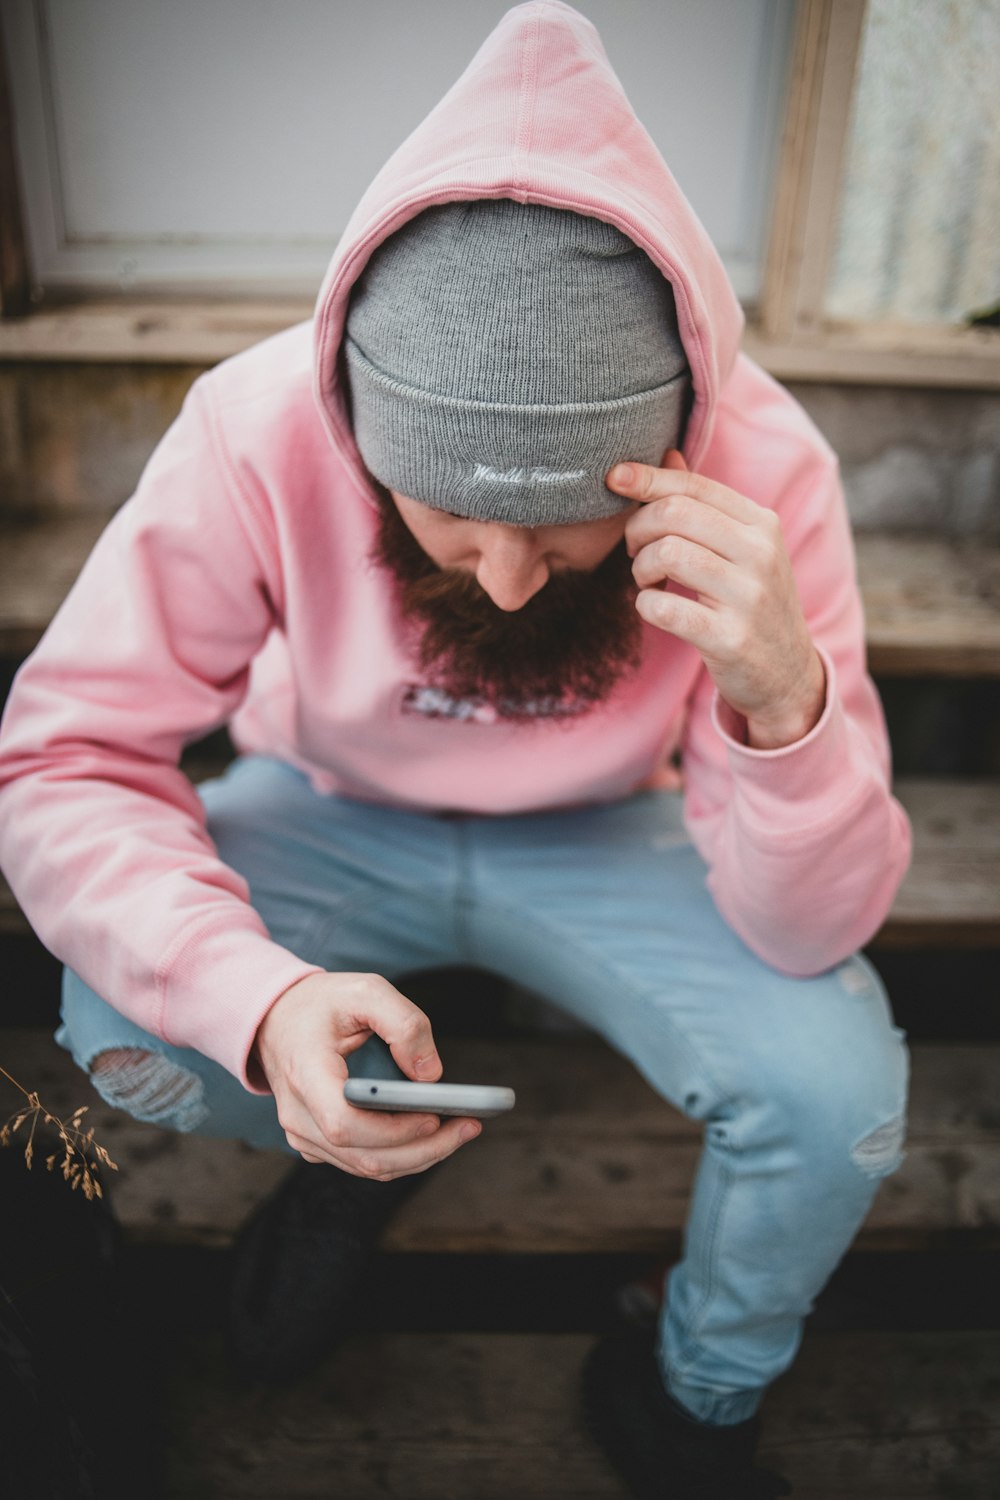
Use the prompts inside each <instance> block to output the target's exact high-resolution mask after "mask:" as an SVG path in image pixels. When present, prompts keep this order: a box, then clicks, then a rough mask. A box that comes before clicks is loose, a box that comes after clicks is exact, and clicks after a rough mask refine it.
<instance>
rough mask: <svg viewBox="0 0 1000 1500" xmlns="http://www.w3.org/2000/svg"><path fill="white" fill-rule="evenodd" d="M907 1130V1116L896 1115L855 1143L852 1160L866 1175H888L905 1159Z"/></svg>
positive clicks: (852, 1149) (852, 1148)
mask: <svg viewBox="0 0 1000 1500" xmlns="http://www.w3.org/2000/svg"><path fill="white" fill-rule="evenodd" d="M905 1132H906V1120H905V1116H904V1115H903V1114H898V1115H894V1116H893V1117H892V1119H891V1120H886V1121H885V1123H884V1124H882V1125H877V1126H876V1127H875V1129H874V1130H870V1131H869V1132H868V1134H867V1135H863V1136H862V1137H861V1139H860V1140H859V1141H856V1142H855V1143H854V1145H853V1146H852V1147H851V1160H852V1161H853V1163H854V1165H855V1166H856V1167H857V1168H858V1170H859V1171H861V1172H863V1173H864V1175H865V1176H866V1177H888V1176H889V1174H890V1173H891V1172H895V1171H896V1169H897V1168H898V1167H899V1166H900V1164H901V1163H902V1161H903V1158H904V1155H905V1153H904V1151H903V1139H904V1136H905Z"/></svg>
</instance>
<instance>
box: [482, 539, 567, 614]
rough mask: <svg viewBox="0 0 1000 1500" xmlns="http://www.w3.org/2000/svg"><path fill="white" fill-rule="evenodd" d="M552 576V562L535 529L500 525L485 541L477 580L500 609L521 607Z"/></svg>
mask: <svg viewBox="0 0 1000 1500" xmlns="http://www.w3.org/2000/svg"><path fill="white" fill-rule="evenodd" d="M548 578H549V567H548V563H547V562H546V561H545V557H544V555H543V553H542V549H541V546H540V544H539V542H538V539H537V537H536V536H535V534H534V532H533V531H531V530H528V529H526V528H524V527H520V526H503V527H499V526H498V527H497V530H496V532H495V533H494V534H493V535H492V536H490V537H489V538H488V539H487V540H486V541H484V542H483V543H481V545H480V552H479V563H478V566H477V567H476V581H477V582H478V584H479V586H480V588H481V589H483V590H484V591H485V592H486V593H487V594H489V596H490V598H491V599H492V600H493V603H494V604H495V605H496V606H497V608H498V609H505V610H516V609H520V608H521V607H522V606H523V605H525V604H527V602H528V600H529V599H531V598H533V597H534V595H535V594H537V593H538V591H539V589H542V588H544V587H545V585H546V583H547V582H548Z"/></svg>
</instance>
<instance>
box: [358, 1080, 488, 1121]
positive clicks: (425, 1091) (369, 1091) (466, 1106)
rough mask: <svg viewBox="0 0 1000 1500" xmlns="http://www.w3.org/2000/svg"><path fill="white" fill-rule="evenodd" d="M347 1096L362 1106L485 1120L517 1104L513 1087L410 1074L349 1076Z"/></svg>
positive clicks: (364, 1107)
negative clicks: (420, 1080)
mask: <svg viewBox="0 0 1000 1500" xmlns="http://www.w3.org/2000/svg"><path fill="white" fill-rule="evenodd" d="M344 1098H345V1099H346V1100H347V1102H348V1104H353V1105H355V1106H356V1107H357V1108H359V1109H384V1110H388V1111H389V1112H390V1113H396V1112H397V1111H399V1110H410V1111H419V1112H420V1113H421V1114H431V1115H472V1116H473V1117H474V1118H475V1119H478V1120H486V1119H489V1118H490V1117H491V1116H492V1115H502V1114H504V1113H505V1112H506V1111H507V1110H508V1109H513V1108H514V1090H513V1089H505V1088H499V1087H495V1086H494V1085H492V1084H479V1083H414V1082H412V1081H411V1080H410V1079H409V1078H349V1079H348V1080H347V1082H346V1083H345V1084H344Z"/></svg>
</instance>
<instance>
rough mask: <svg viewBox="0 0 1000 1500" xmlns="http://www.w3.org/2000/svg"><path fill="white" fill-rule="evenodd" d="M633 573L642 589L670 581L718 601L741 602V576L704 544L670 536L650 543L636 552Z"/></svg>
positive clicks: (742, 587) (742, 585) (727, 602)
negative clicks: (703, 545)
mask: <svg viewBox="0 0 1000 1500" xmlns="http://www.w3.org/2000/svg"><path fill="white" fill-rule="evenodd" d="M632 576H633V577H634V578H635V581H636V583H637V584H638V585H639V587H640V588H641V589H652V588H656V587H657V585H659V584H661V583H663V582H664V580H669V581H671V582H673V583H679V584H682V585H683V586H684V588H687V589H692V590H693V591H694V592H695V593H696V594H701V595H703V596H704V599H705V600H706V601H710V602H716V603H719V604H740V603H741V602H742V600H743V595H744V593H745V592H746V586H745V583H744V575H743V574H742V573H741V572H740V570H739V569H738V568H735V567H734V566H733V564H732V563H730V562H727V561H726V560H725V558H722V557H720V556H719V554H718V553H717V552H713V551H711V549H709V548H707V547H700V546H698V544H697V543H695V542H689V541H687V539H686V538H685V537H682V536H677V535H671V536H665V537H659V538H657V540H656V541H654V542H650V544H649V545H648V546H646V547H643V548H642V550H641V551H640V552H639V553H638V554H637V555H636V558H635V561H634V562H633V564H632Z"/></svg>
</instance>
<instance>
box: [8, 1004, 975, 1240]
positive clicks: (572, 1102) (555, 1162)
mask: <svg viewBox="0 0 1000 1500" xmlns="http://www.w3.org/2000/svg"><path fill="white" fill-rule="evenodd" d="M442 1054H443V1056H444V1061H445V1067H446V1069H447V1076H450V1077H452V1078H467V1079H471V1080H474V1081H477V1082H482V1083H504V1084H509V1085H510V1086H512V1087H513V1088H514V1089H515V1090H516V1091H517V1095H518V1103H517V1106H516V1108H515V1109H514V1111H513V1112H512V1113H511V1114H510V1115H509V1116H507V1117H506V1118H501V1119H496V1120H490V1121H487V1122H486V1124H485V1127H484V1130H483V1134H482V1135H481V1136H480V1138H479V1139H478V1140H476V1141H474V1142H473V1143H472V1144H471V1145H469V1146H467V1147H464V1148H463V1149H462V1150H460V1151H459V1152H458V1153H457V1154H456V1155H455V1157H454V1158H453V1159H452V1160H451V1161H450V1162H449V1163H448V1164H447V1165H446V1167H445V1168H444V1170H442V1171H441V1172H439V1173H436V1174H434V1175H433V1176H432V1177H430V1178H429V1179H428V1181H427V1182H426V1184H424V1185H422V1187H421V1190H420V1191H419V1192H418V1193H417V1194H415V1195H414V1197H413V1198H412V1199H411V1200H410V1201H409V1202H408V1203H407V1204H406V1205H405V1206H404V1208H403V1210H402V1212H401V1213H400V1214H399V1216H398V1218H396V1219H395V1220H394V1221H393V1223H392V1225H391V1226H390V1228H389V1231H388V1233H387V1236H386V1240H385V1248H386V1249H387V1250H388V1251H391V1252H393V1253H399V1254H404V1253H410V1252H422V1253H430V1252H435V1253H436V1252H440V1253H446V1254H455V1253H461V1252H468V1251H471V1252H478V1253H484V1254H485V1253H499V1252H504V1253H511V1252H517V1253H523V1254H560V1253H607V1254H639V1255H645V1254H652V1255H660V1254H673V1253H676V1251H677V1249H678V1248H679V1244H680V1233H681V1228H682V1226H683V1223H684V1219H685V1216H686V1211H687V1202H688V1196H689V1192H690V1188H691V1182H692V1179H693V1175H694V1170H695V1165H696V1162H697V1158H698V1155H699V1152H700V1139H701V1134H700V1128H699V1127H698V1126H697V1125H696V1124H694V1123H692V1122H691V1121H689V1120H687V1119H685V1118H684V1117H683V1116H682V1115H681V1114H679V1113H678V1112H677V1111H676V1110H674V1109H673V1108H671V1107H670V1106H669V1105H668V1104H666V1103H665V1102H664V1101H663V1100H662V1099H660V1098H659V1096H658V1095H657V1094H655V1093H654V1091H653V1090H652V1089H651V1088H650V1087H649V1085H648V1084H646V1083H645V1082H644V1081H643V1080H642V1079H641V1078H640V1076H639V1075H638V1074H637V1073H636V1071H635V1070H634V1069H633V1068H632V1067H631V1066H630V1065H629V1064H628V1063H627V1062H625V1061H624V1060H623V1059H622V1058H620V1057H619V1056H617V1054H615V1053H614V1052H612V1051H611V1050H610V1049H609V1048H608V1047H607V1046H606V1045H604V1044H603V1043H602V1042H600V1041H599V1040H598V1039H597V1038H593V1037H590V1036H584V1037H579V1036H573V1037H560V1038H558V1039H555V1038H552V1037H539V1038H537V1039H535V1038H532V1039H529V1040H517V1039H503V1040H501V1041H496V1040H478V1039H451V1040H449V1041H447V1042H445V1041H442ZM913 1059H914V1060H913V1086H912V1101H911V1113H910V1128H909V1137H908V1142H907V1157H906V1160H905V1162H904V1164H903V1166H902V1168H901V1169H900V1171H899V1172H898V1173H895V1174H894V1175H892V1176H891V1177H888V1178H886V1179H885V1181H884V1182H883V1183H882V1185H881V1188H880V1191H879V1194H878V1196H877V1198H876V1200H875V1204H874V1207H873V1209H872V1212H871V1214H870V1216H869V1218H868V1220H867V1222H866V1224H865V1226H864V1228H863V1229H862V1231H861V1234H860V1236H859V1239H858V1240H857V1242H856V1243H857V1245H858V1246H859V1247H860V1248H863V1249H869V1250H879V1251H884V1250H908V1249H920V1250H927V1249H936V1248H942V1247H949V1248H952V1249H954V1248H956V1247H957V1246H959V1245H962V1244H964V1245H968V1246H972V1247H975V1248H994V1249H996V1248H1000V1193H998V1191H997V1187H998V1183H1000V1118H998V1115H997V1111H996V1098H997V1095H998V1091H1000V1045H976V1046H960V1045H941V1044H936V1045H927V1044H920V1045H915V1046H914V1047H913ZM0 1064H2V1066H3V1067H4V1068H5V1069H6V1071H7V1072H8V1073H10V1074H11V1075H12V1076H13V1077H14V1078H15V1079H17V1081H18V1083H20V1084H21V1085H22V1086H23V1087H24V1088H25V1089H28V1090H35V1091H36V1092H37V1093H38V1094H39V1096H40V1099H41V1102H42V1105H43V1107H44V1108H45V1109H46V1110H47V1111H48V1112H49V1113H52V1114H55V1115H56V1116H57V1117H58V1118H60V1119H63V1120H66V1119H67V1118H68V1116H69V1115H70V1114H71V1113H72V1112H73V1110H74V1109H76V1108H77V1107H78V1106H80V1105H84V1104H85V1105H87V1106H88V1108H89V1113H88V1114H87V1115H86V1116H85V1120H86V1121H87V1122H89V1124H92V1125H93V1126H94V1128H95V1137H96V1139H97V1141H98V1142H99V1143H100V1144H101V1145H103V1146H104V1147H105V1148H106V1149H107V1150H108V1151H109V1152H110V1153H111V1157H112V1159H113V1160H114V1161H115V1162H117V1164H118V1167H119V1171H118V1172H117V1173H112V1172H105V1173H104V1174H103V1176H104V1180H105V1182H106V1183H107V1184H108V1187H109V1191H110V1195H111V1198H112V1202H113V1204H114V1206H115V1209H116V1212H117V1213H118V1215H119V1217H120V1218H121V1220H122V1222H123V1224H124V1225H125V1227H126V1230H127V1233H128V1235H129V1236H130V1238H131V1239H132V1240H134V1241H135V1242H137V1243H166V1244H182V1245H183V1244H193V1245H201V1246H206V1247H211V1248H223V1247H225V1246H227V1245H229V1244H231V1242H232V1239H233V1235H234V1233H235V1231H236V1230H237V1228H238V1227H239V1225H240V1224H241V1223H242V1222H243V1220H244V1219H245V1218H246V1216H247V1214H248V1213H249V1211H250V1210H251V1208H252V1207H253V1205H254V1204H255V1203H256V1202H257V1201H258V1200H259V1199H260V1198H262V1197H263V1196H264V1195H265V1194H266V1193H267V1192H268V1191H269V1190H270V1189H271V1188H272V1187H273V1186H274V1185H275V1184H276V1183H277V1182H278V1181H279V1180H280V1179H281V1178H282V1177H283V1176H284V1175H285V1174H286V1172H287V1171H288V1170H289V1168H290V1166H291V1165H292V1162H293V1159H294V1158H293V1157H292V1156H291V1155H290V1154H286V1153H283V1152H281V1151H257V1150H254V1149H252V1148H251V1147H249V1146H246V1145H243V1144H242V1143H239V1142H233V1141H223V1140H213V1139H208V1138H203V1137H198V1136H191V1135H180V1134H177V1133H175V1132H172V1131H167V1130H163V1129H160V1128H158V1127H156V1126H153V1125H144V1124H140V1123H138V1122H136V1121H134V1120H132V1118H131V1116H129V1115H127V1114H125V1113H123V1112H122V1111H116V1110H113V1109H111V1108H110V1107H109V1106H108V1105H106V1104H105V1103H104V1101H103V1100H102V1099H101V1098H100V1096H99V1095H98V1094H97V1093H96V1091H95V1090H94V1089H93V1087H92V1086H91V1084H90V1082H89V1080H88V1079H87V1078H86V1077H85V1076H84V1074H83V1073H82V1072H81V1071H80V1070H79V1069H77V1068H76V1066H75V1064H74V1063H73V1062H72V1059H71V1058H70V1057H69V1055H68V1054H67V1053H66V1052H64V1051H63V1049H62V1048H60V1047H59V1046H58V1045H57V1044H56V1043H55V1042H54V1041H53V1040H52V1038H51V1036H49V1035H48V1034H47V1033H46V1032H45V1031H43V1030H39V1029H37V1028H23V1029H10V1030H5V1031H0ZM0 1085H2V1092H0V1098H6V1099H7V1101H8V1104H7V1107H6V1110H3V1111H0V1117H3V1116H4V1115H5V1114H6V1112H7V1110H9V1111H11V1112H13V1111H14V1110H15V1109H16V1108H17V1107H18V1105H19V1103H20V1100H21V1096H20V1095H19V1094H17V1093H16V1091H15V1090H14V1089H12V1088H11V1086H10V1085H9V1084H8V1083H7V1082H6V1080H3V1079H0ZM23 1128H24V1127H22V1130H23ZM20 1138H21V1139H23V1137H20ZM17 1139H18V1137H15V1141H16V1140H17ZM36 1160H37V1158H36ZM37 1169H38V1167H37V1166H36V1168H33V1169H32V1170H37Z"/></svg>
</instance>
